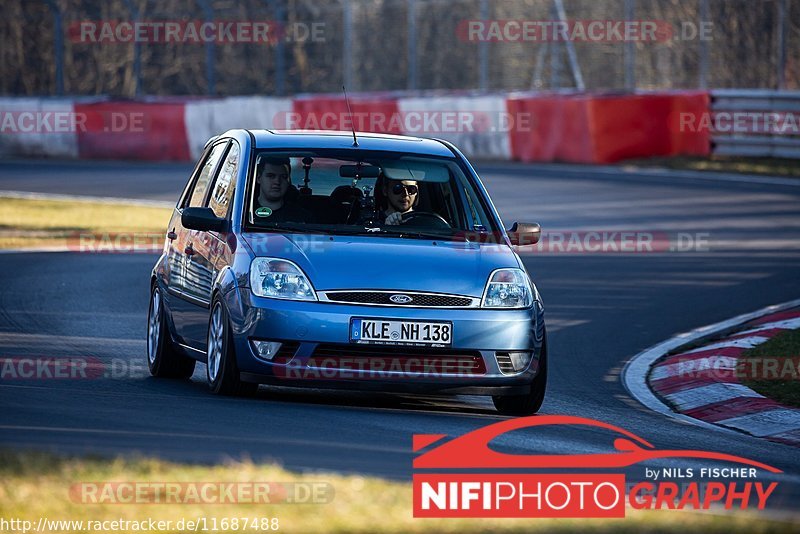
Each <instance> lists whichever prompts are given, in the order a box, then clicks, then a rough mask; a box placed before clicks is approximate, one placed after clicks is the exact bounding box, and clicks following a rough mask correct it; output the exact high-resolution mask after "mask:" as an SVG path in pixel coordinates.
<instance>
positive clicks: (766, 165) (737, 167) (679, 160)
mask: <svg viewBox="0 0 800 534" xmlns="http://www.w3.org/2000/svg"><path fill="white" fill-rule="evenodd" d="M622 164H623V165H633V166H639V167H664V168H667V169H677V170H692V171H716V172H728V173H737V174H760V175H767V176H787V177H798V178H800V161H798V160H792V159H778V158H744V157H733V156H710V157H704V158H701V157H675V158H648V159H634V160H628V161H624V162H622Z"/></svg>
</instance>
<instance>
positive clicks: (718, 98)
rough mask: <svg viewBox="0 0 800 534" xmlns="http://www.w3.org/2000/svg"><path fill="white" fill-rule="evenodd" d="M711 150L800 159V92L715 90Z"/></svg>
mask: <svg viewBox="0 0 800 534" xmlns="http://www.w3.org/2000/svg"><path fill="white" fill-rule="evenodd" d="M710 121H711V142H712V145H711V151H712V153H713V154H719V155H725V156H769V157H775V158H791V159H800V91H768V90H742V89H719V90H714V91H711V116H710Z"/></svg>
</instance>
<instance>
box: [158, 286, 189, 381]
mask: <svg viewBox="0 0 800 534" xmlns="http://www.w3.org/2000/svg"><path fill="white" fill-rule="evenodd" d="M194 364H195V361H194V360H193V359H192V358H188V357H186V356H184V355H183V354H180V353H178V351H176V350H175V347H174V345H173V344H172V340H171V339H170V335H169V330H168V329H167V317H166V312H165V309H164V298H163V296H162V294H161V290H160V289H159V288H158V285H157V284H153V290H152V291H151V292H150V310H149V311H148V313H147V366H148V367H149V368H150V374H151V375H153V376H157V377H161V378H184V379H185V378H189V377H190V376H192V374H193V373H194Z"/></svg>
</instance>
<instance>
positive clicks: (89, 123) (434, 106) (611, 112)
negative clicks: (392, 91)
mask: <svg viewBox="0 0 800 534" xmlns="http://www.w3.org/2000/svg"><path fill="white" fill-rule="evenodd" d="M351 105H352V106H351V107H352V113H350V112H348V109H347V105H346V103H345V101H344V99H343V98H342V97H340V96H338V95H337V96H330V95H319V96H303V97H296V98H293V99H292V98H273V97H260V96H252V97H230V98H221V99H211V100H204V99H189V100H176V99H163V100H154V101H142V102H132V101H108V100H102V101H88V100H80V101H75V102H71V101H68V100H53V99H34V98H3V99H0V155H12V156H46V157H69V158H86V159H93V158H98V159H101V158H102V159H132V160H135V159H140V160H154V161H164V160H172V161H189V160H195V159H197V157H198V156H199V155H200V153H201V152H202V149H203V146H204V145H205V142H206V141H207V140H208V139H209V138H210V137H212V136H214V135H218V134H220V133H222V132H225V131H226V130H229V129H233V128H270V129H320V130H349V129H350V128H351V126H355V128H356V129H357V130H360V131H368V132H379V133H380V132H383V133H392V134H405V135H415V136H420V137H435V138H440V139H445V140H448V141H450V142H452V143H453V144H455V145H456V146H458V147H459V148H460V149H461V150H462V151H463V152H464V153H465V154H467V155H468V156H470V157H473V158H479V159H496V160H516V161H523V162H534V161H563V162H577V163H597V164H600V163H613V162H616V161H620V160H623V159H627V158H633V157H650V156H675V155H707V154H709V152H710V133H709V131H707V130H702V129H698V128H687V127H685V125H686V124H696V123H697V121H691V120H687V117H689V118H691V117H693V116H701V115H702V114H704V113H708V111H709V106H710V102H709V95H708V93H706V92H669V93H659V94H642V95H618V96H604V95H560V94H511V95H480V96H470V95H432V96H424V97H397V96H392V95H388V96H387V95H380V94H379V95H366V94H365V95H352V97H351Z"/></svg>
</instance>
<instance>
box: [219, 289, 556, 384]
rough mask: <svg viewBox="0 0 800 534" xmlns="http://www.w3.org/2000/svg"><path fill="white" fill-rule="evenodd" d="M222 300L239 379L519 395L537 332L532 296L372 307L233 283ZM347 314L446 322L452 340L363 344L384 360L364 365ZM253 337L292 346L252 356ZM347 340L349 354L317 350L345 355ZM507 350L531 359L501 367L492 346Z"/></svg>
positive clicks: (530, 369) (533, 365) (534, 365)
mask: <svg viewBox="0 0 800 534" xmlns="http://www.w3.org/2000/svg"><path fill="white" fill-rule="evenodd" d="M226 304H227V305H228V310H229V316H230V318H231V327H232V333H233V340H234V344H235V347H236V354H237V364H238V366H239V370H240V373H241V379H242V380H244V381H247V382H258V383H263V384H273V385H282V386H291V387H295V386H303V387H314V388H347V389H358V390H368V391H369V390H372V391H397V392H418V393H424V392H427V393H446V394H475V395H500V394H503V395H520V394H526V393H528V392H529V391H530V384H531V382H532V381H533V378H534V377H535V376H536V373H537V370H538V368H539V365H538V360H539V357H540V356H541V349H542V341H543V337H544V315H543V310H542V307H541V304H540V303H539V302H536V303H534V306H533V307H531V308H529V309H525V310H491V309H481V308H474V309H472V308H469V309H447V308H424V309H422V308H411V307H402V306H398V307H378V306H362V305H352V304H339V303H329V302H299V301H288V300H277V299H269V298H263V297H257V296H255V295H253V294H252V293H251V292H250V290H249V289H247V288H238V289H236V290H234V291H231V292H230V293H228V295H226ZM352 317H369V318H382V319H408V320H418V321H449V322H452V324H453V343H452V346H451V347H450V348H449V349H448V350H441V349H425V348H416V347H405V348H402V347H383V346H381V345H370V346H369V349H370V350H369V352H370V353H371V354H377V355H378V356H380V357H381V358H384V359H386V362H383V363H381V365H380V366H379V367H375V366H373V365H370V364H366V365H365V363H364V362H365V360H364V357H363V352H361V351H360V350H357V349H364V346H363V345H352V344H350V342H349V328H350V319H351V318H352ZM252 340H270V341H280V342H283V343H284V344H285V345H286V346H287V347H288V346H289V345H291V348H290V352H286V353H285V354H283V355H282V357H281V358H276V359H275V360H274V361H272V362H270V361H266V360H263V359H261V358H260V357H258V356H257V355H256V353H255V351H254V349H253V346H252V344H251V341H252ZM348 347H352V348H353V358H344V357H343V358H342V359H341V360H337V359H332V358H329V357H321V356H320V354H321V353H322V352H323V350H324V351H325V352H324V353H325V354H327V355H330V354H331V351H333V353H335V354H337V355H339V356H341V355H347V354H348V352H347V351H348ZM508 351H528V352H531V353H532V357H531V362H530V364H529V365H528V366H527V367H526V368H525V369H523V370H521V371H519V372H515V371H510V372H509V369H508V367H507V366H506V367H504V368H503V369H504V371H505V372H504V371H501V364H500V363H498V353H501V358H502V353H503V352H508ZM406 353H408V354H406ZM409 355H410V357H409ZM339 356H337V357H339ZM462 357H463V358H467V357H468V358H470V359H471V361H472V362H473V363H475V365H473V366H472V367H470V370H469V371H466V370H465V369H466V368H465V367H462V366H461V365H462V364H461V363H458V362H461V361H462V360H460V359H459V358H462ZM423 359H424V360H423ZM409 361H411V362H412V364H411V366H410V367H409V366H408V362H409ZM387 362H388V363H387ZM413 362H416V363H413ZM453 362H457V363H453Z"/></svg>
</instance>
